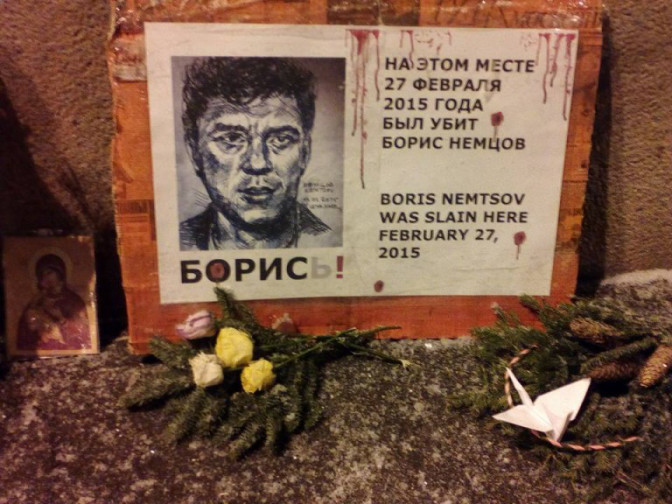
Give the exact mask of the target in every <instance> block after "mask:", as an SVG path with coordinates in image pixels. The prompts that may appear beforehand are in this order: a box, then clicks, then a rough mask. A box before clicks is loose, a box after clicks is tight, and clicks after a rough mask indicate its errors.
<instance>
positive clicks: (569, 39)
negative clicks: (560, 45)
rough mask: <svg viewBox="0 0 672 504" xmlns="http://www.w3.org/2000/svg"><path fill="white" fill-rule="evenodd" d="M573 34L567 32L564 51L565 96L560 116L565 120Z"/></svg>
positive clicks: (569, 89) (569, 90) (569, 88)
mask: <svg viewBox="0 0 672 504" xmlns="http://www.w3.org/2000/svg"><path fill="white" fill-rule="evenodd" d="M575 38H576V37H575V35H574V34H573V33H569V34H567V39H566V40H567V49H566V52H565V58H566V59H567V69H566V70H565V96H564V98H563V100H562V117H563V118H564V119H565V121H566V120H567V101H568V99H569V95H570V94H571V92H572V88H571V85H570V83H569V76H570V74H571V73H572V42H573V41H574V39H575Z"/></svg>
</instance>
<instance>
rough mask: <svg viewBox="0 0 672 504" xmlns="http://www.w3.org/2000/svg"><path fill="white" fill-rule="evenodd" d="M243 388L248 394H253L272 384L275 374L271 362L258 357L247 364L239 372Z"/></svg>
mask: <svg viewBox="0 0 672 504" xmlns="http://www.w3.org/2000/svg"><path fill="white" fill-rule="evenodd" d="M240 381H241V382H242V384H243V390H244V391H245V392H247V393H248V394H254V393H255V392H257V391H259V390H264V389H267V388H268V387H270V386H271V385H273V382H274V381H275V374H274V373H273V364H272V363H270V362H269V361H267V360H266V359H259V360H257V361H254V362H253V363H251V364H250V365H248V366H247V367H246V368H245V369H243V372H242V373H241V374H240Z"/></svg>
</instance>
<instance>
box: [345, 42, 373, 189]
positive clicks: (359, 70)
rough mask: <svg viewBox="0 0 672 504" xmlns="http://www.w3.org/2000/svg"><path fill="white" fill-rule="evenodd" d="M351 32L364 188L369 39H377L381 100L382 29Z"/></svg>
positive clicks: (355, 124) (355, 120) (355, 122)
mask: <svg viewBox="0 0 672 504" xmlns="http://www.w3.org/2000/svg"><path fill="white" fill-rule="evenodd" d="M348 32H349V33H350V40H351V42H352V46H351V49H350V59H351V62H352V66H353V68H354V73H355V91H354V97H353V99H352V103H353V113H354V117H353V121H352V135H353V136H354V135H355V133H356V131H357V129H359V138H360V147H359V164H360V167H359V172H360V180H361V182H362V189H365V188H366V186H365V184H364V146H365V144H366V139H367V138H368V135H367V133H366V120H365V117H364V104H365V103H366V95H367V88H366V64H367V62H368V60H369V52H370V47H369V45H370V44H369V41H370V40H371V38H372V37H373V39H375V47H376V67H375V71H374V76H373V79H374V82H375V85H376V101H378V100H380V88H379V87H378V72H379V70H380V47H379V43H378V42H379V37H380V30H348Z"/></svg>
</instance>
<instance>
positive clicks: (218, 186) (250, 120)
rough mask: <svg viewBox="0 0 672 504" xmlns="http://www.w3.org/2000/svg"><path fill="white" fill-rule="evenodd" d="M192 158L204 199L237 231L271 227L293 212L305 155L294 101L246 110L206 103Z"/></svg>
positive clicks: (273, 100) (260, 103)
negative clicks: (208, 197)
mask: <svg viewBox="0 0 672 504" xmlns="http://www.w3.org/2000/svg"><path fill="white" fill-rule="evenodd" d="M197 148H198V152H197V153H193V154H194V158H195V161H196V164H197V168H198V169H199V170H200V173H199V174H200V176H201V179H202V180H203V183H204V184H205V187H206V189H207V191H208V194H209V196H210V199H211V200H212V202H213V203H214V205H215V206H216V208H217V209H218V210H219V211H220V212H221V213H223V214H224V215H225V216H226V217H227V218H228V219H229V220H230V221H233V223H234V225H237V226H248V227H249V226H251V227H254V226H259V225H267V224H270V223H272V222H273V221H275V220H276V219H278V218H281V217H282V216H283V215H285V213H286V212H287V211H288V210H289V209H291V208H293V204H294V201H295V200H296V195H297V191H298V187H299V181H300V180H301V176H302V175H303V172H304V170H305V168H306V164H307V163H308V158H309V156H310V137H309V132H306V131H304V130H303V127H302V125H301V116H300V113H299V109H298V107H297V104H296V100H295V99H294V98H289V97H284V96H276V97H270V98H268V99H265V100H263V99H256V100H254V101H252V102H250V103H249V104H247V105H233V104H231V103H229V102H228V101H226V100H223V99H215V100H211V101H210V103H209V104H208V107H207V109H206V111H205V113H204V114H203V116H202V117H201V118H200V119H199V121H198V145H197Z"/></svg>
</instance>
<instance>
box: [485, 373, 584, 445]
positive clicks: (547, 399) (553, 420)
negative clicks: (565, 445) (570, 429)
mask: <svg viewBox="0 0 672 504" xmlns="http://www.w3.org/2000/svg"><path fill="white" fill-rule="evenodd" d="M506 373H507V375H508V377H509V378H510V379H511V383H513V386H514V387H515V389H516V390H517V391H518V395H519V396H520V399H521V400H522V401H523V404H520V405H518V406H514V407H513V408H511V409H508V410H506V411H504V412H502V413H499V414H497V415H493V418H495V419H496V420H502V421H503V422H508V423H512V424H514V425H520V426H521V427H527V428H528V429H532V430H535V431H540V432H544V433H546V435H547V436H548V437H550V438H551V439H553V440H554V441H560V439H561V438H562V436H563V434H564V433H565V431H566V430H567V425H569V422H571V421H572V420H574V419H575V418H576V415H578V413H579V410H580V409H581V404H582V403H583V399H584V398H585V397H586V393H587V392H588V387H589V386H590V378H583V379H581V380H578V381H575V382H573V383H570V384H569V385H564V386H562V387H560V388H557V389H555V390H551V391H550V392H547V393H545V394H542V395H540V396H539V397H537V398H536V399H535V400H534V402H532V399H530V396H529V394H528V393H527V392H526V391H525V389H524V388H523V386H522V385H521V384H520V382H519V381H518V380H517V379H516V377H515V376H514V374H513V372H512V371H511V370H510V369H507V370H506Z"/></svg>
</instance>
